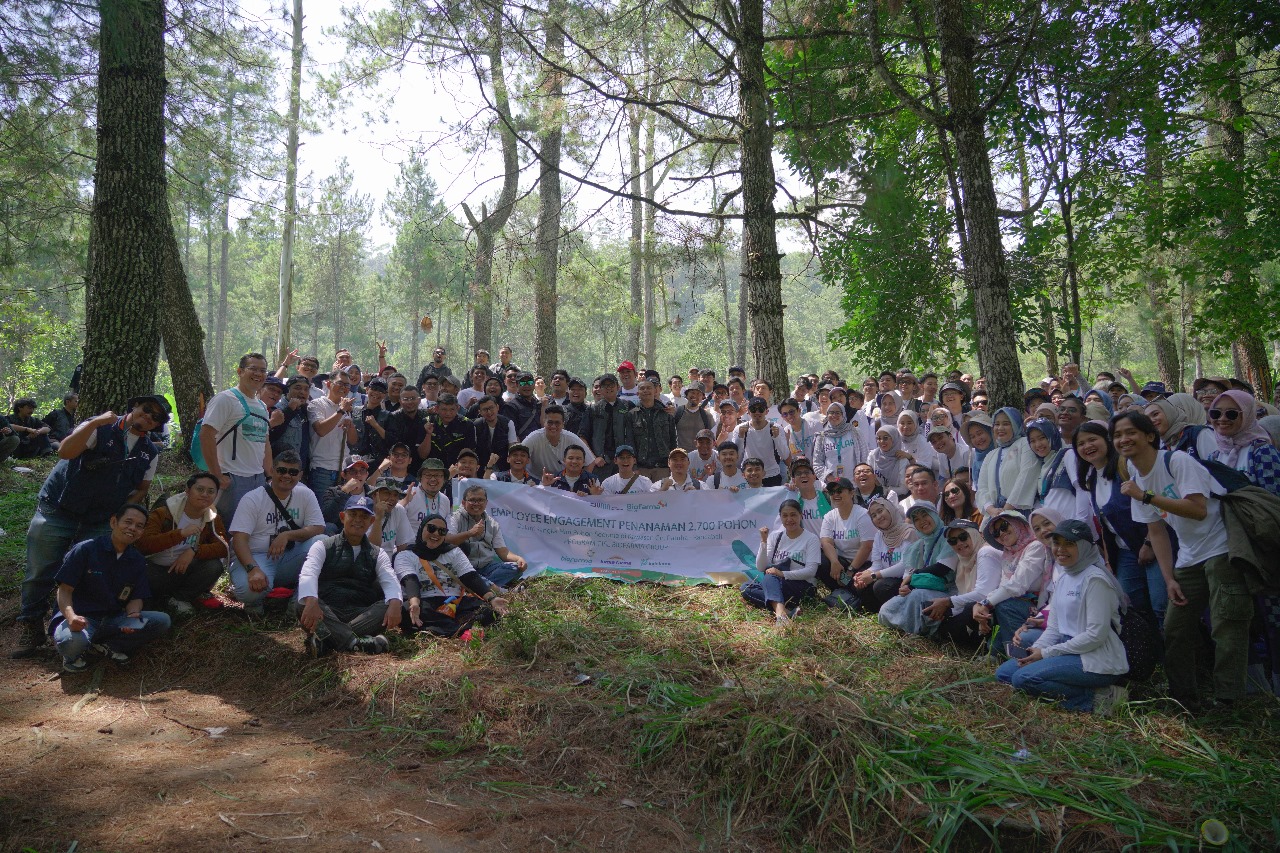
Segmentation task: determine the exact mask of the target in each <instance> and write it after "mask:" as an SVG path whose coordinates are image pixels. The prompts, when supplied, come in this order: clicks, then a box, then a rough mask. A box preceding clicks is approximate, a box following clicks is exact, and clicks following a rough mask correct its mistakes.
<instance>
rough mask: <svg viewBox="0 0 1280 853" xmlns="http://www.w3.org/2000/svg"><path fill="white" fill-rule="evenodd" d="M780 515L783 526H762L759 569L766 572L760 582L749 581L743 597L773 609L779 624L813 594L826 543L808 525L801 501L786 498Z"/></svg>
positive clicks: (743, 590) (754, 603)
mask: <svg viewBox="0 0 1280 853" xmlns="http://www.w3.org/2000/svg"><path fill="white" fill-rule="evenodd" d="M778 517H779V518H780V519H781V521H782V529H781V530H774V531H773V532H770V531H769V528H767V527H761V528H760V549H759V550H758V551H757V552H756V570H757V571H759V572H761V573H763V574H762V577H761V579H760V581H759V582H758V583H757V582H754V581H748V582H747V583H745V584H743V585H742V598H743V600H744V601H746V602H747V603H748V604H750V605H753V606H755V607H759V608H761V609H763V610H768V611H771V612H772V613H773V618H774V619H775V621H776V622H777V624H779V625H785V624H786V623H788V622H790V621H791V619H792V617H794V616H795V614H796V613H797V612H798V611H799V609H800V601H801V599H803V598H804V597H806V596H809V595H812V594H813V590H814V587H815V584H816V583H817V576H818V565H819V564H820V563H821V562H822V547H821V545H820V544H819V542H818V537H816V536H814V535H813V534H812V533H810V532H809V531H807V530H805V529H804V515H803V513H802V512H801V508H800V502H799V501H795V500H785V501H783V502H782V504H781V506H779V507H778Z"/></svg>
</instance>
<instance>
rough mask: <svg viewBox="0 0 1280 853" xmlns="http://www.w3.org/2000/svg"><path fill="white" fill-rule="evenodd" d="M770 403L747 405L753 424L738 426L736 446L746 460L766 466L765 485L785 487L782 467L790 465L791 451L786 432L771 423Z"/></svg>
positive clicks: (753, 401) (756, 400)
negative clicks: (754, 459)
mask: <svg viewBox="0 0 1280 853" xmlns="http://www.w3.org/2000/svg"><path fill="white" fill-rule="evenodd" d="M768 412H769V401H768V400H765V399H764V398H762V397H753V398H751V402H749V403H748V404H747V413H748V415H750V420H748V421H747V422H746V423H744V424H739V425H738V426H737V428H736V429H734V431H733V443H734V444H736V445H738V450H739V451H740V452H741V455H742V458H743V459H751V458H756V459H759V460H761V461H762V462H764V485H766V486H781V485H782V479H783V478H782V465H783V463H788V464H789V463H790V461H791V447H790V445H789V443H788V442H787V438H786V435H784V434H783V431H782V430H781V429H780V428H778V427H776V426H774V425H773V424H771V423H769V421H768V417H767V416H768Z"/></svg>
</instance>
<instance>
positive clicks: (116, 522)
mask: <svg viewBox="0 0 1280 853" xmlns="http://www.w3.org/2000/svg"><path fill="white" fill-rule="evenodd" d="M108 524H109V525H110V527H111V533H110V534H108V535H106V536H99V537H97V538H95V539H86V540H85V541H83V542H80V543H78V544H76V545H75V546H74V547H73V548H72V549H71V550H70V551H68V552H67V556H66V558H65V559H64V560H63V561H62V566H61V568H59V569H58V572H57V574H56V575H54V580H55V581H56V582H57V584H58V594H57V597H58V615H56V616H54V617H53V621H52V623H51V624H50V626H49V630H50V633H51V634H52V635H53V642H54V644H55V645H57V647H58V653H59V654H61V655H62V668H63V669H64V670H66V671H67V672H84V671H85V670H86V669H88V668H89V662H88V661H87V660H85V657H84V655H85V652H87V651H89V649H90V648H92V649H93V650H95V651H97V652H100V653H102V654H104V655H106V656H107V657H109V658H110V659H111V660H112V661H114V662H115V663H119V664H124V663H128V662H129V655H130V653H131V652H132V651H133V650H134V649H136V648H137V647H138V646H140V645H142V644H143V643H147V642H150V641H151V640H154V639H155V638H157V637H159V636H160V635H161V634H163V633H165V632H166V631H168V630H169V615H168V614H167V613H164V612H162V611H158V610H143V609H142V600H143V599H144V598H150V597H151V589H150V586H149V585H148V584H147V560H146V558H145V557H143V556H142V553H141V552H140V551H138V549H136V548H134V547H133V543H134V542H136V541H137V540H138V537H140V536H141V535H142V531H143V528H144V527H146V524H147V510H146V507H143V506H141V505H140V504H132V503H131V504H125V505H124V506H123V507H121V508H120V509H119V510H117V511H116V512H115V514H114V515H112V516H111V518H110V520H109V521H108Z"/></svg>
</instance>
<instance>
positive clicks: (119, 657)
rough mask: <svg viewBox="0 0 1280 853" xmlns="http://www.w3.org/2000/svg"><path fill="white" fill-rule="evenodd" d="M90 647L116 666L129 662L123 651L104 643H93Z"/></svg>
mask: <svg viewBox="0 0 1280 853" xmlns="http://www.w3.org/2000/svg"><path fill="white" fill-rule="evenodd" d="M90 648H91V649H93V650H94V651H95V652H97V653H98V654H100V655H102V656H103V657H104V658H106V659H107V660H109V661H111V662H112V663H114V664H117V665H118V666H124V665H125V664H127V663H128V662H129V656H128V655H127V654H125V653H124V652H118V651H116V650H115V649H113V648H111V647H110V646H108V645H106V644H105V643H94V644H93V645H92V646H90Z"/></svg>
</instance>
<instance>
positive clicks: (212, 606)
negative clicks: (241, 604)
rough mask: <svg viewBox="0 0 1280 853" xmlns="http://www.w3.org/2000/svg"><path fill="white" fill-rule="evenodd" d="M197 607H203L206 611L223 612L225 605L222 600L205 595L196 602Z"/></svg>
mask: <svg viewBox="0 0 1280 853" xmlns="http://www.w3.org/2000/svg"><path fill="white" fill-rule="evenodd" d="M193 603H194V604H195V606H196V607H203V608H204V609H205V610H221V609H222V608H223V607H225V606H226V605H224V604H223V603H222V599H221V598H218V596H216V595H212V594H210V595H205V596H201V597H200V598H197V599H196V600H195V601H194V602H193Z"/></svg>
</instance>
